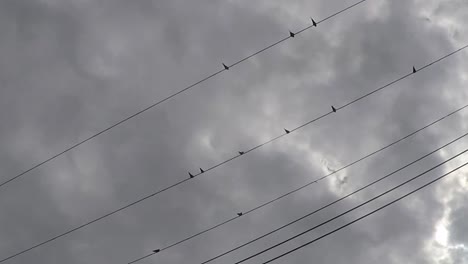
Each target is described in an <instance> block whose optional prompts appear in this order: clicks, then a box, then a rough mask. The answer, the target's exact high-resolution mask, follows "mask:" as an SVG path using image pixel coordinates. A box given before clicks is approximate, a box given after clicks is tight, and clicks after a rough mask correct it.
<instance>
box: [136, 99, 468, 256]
mask: <svg viewBox="0 0 468 264" xmlns="http://www.w3.org/2000/svg"><path fill="white" fill-rule="evenodd" d="M467 107H468V104H467V105H464V106H462V107H460V108H458V109H456V110H455V111H452V112H450V113H448V114H447V115H445V116H443V117H441V118H439V119H437V120H435V121H433V122H431V123H429V124H427V125H425V126H423V127H421V128H419V129H417V130H415V131H413V132H411V133H409V134H408V135H406V136H404V137H402V138H400V139H398V140H396V141H393V142H392V143H390V144H388V145H385V146H384V147H381V148H379V149H377V150H375V151H373V152H371V153H369V154H367V155H365V156H363V157H361V158H359V159H357V160H355V161H353V162H350V163H348V164H347V165H345V166H343V167H341V168H339V169H337V170H334V171H333V172H331V173H329V174H327V175H325V176H322V177H321V178H318V179H316V180H313V181H310V182H308V183H306V184H304V185H302V186H300V187H298V188H296V189H294V190H291V191H289V192H287V193H284V194H282V195H280V196H278V197H276V198H274V199H272V200H270V201H267V202H265V203H263V204H260V205H258V206H256V207H254V208H252V209H250V210H248V211H246V212H244V213H243V214H242V216H245V215H247V214H249V213H252V212H254V211H257V210H259V209H261V208H263V207H265V206H267V205H270V204H272V203H274V202H276V201H278V200H280V199H282V198H285V197H287V196H289V195H291V194H293V193H295V192H298V191H300V190H302V189H304V188H306V187H308V186H310V185H312V184H314V183H317V182H318V181H321V180H323V179H325V178H328V177H330V176H332V175H334V174H336V173H338V172H340V171H342V170H345V169H347V168H349V167H351V166H353V165H354V164H356V163H359V162H361V161H363V160H365V159H367V158H369V157H371V156H373V155H375V154H377V153H379V152H381V151H383V150H385V149H387V148H389V147H391V146H393V145H396V144H397V143H399V142H401V141H403V140H405V139H407V138H409V137H411V136H414V135H416V134H417V133H419V132H421V131H423V130H425V129H427V128H429V127H431V126H433V125H435V124H437V123H439V122H441V121H442V120H444V119H446V118H448V117H450V116H452V115H454V114H456V113H458V112H460V111H462V110H464V109H465V108H467ZM237 218H239V216H235V217H232V218H229V219H227V220H225V221H223V222H221V223H218V224H216V225H214V226H212V227H210V228H207V229H205V230H203V231H200V232H198V233H195V234H193V235H191V236H189V237H186V238H184V239H182V240H179V241H177V242H175V243H172V244H170V245H167V246H165V247H163V248H161V249H159V251H158V252H157V253H159V252H161V251H163V250H166V249H169V248H172V247H175V246H177V245H179V244H181V243H183V242H186V241H188V240H190V239H193V238H195V237H198V236H200V235H202V234H205V233H207V232H209V231H211V230H214V229H216V228H218V227H220V226H223V225H225V224H227V223H230V222H232V221H234V220H235V219H237ZM236 249H237V248H236ZM157 253H156V252H153V253H150V254H147V255H145V256H143V257H140V258H138V259H135V260H133V261H131V262H129V263H128V264H132V263H135V262H138V261H140V260H143V259H146V258H148V257H151V256H153V255H155V254H157ZM228 253H230V252H225V253H223V254H222V255H219V256H217V257H215V258H213V259H210V260H208V261H206V262H203V264H204V263H208V262H210V261H212V260H215V259H217V258H219V257H221V256H224V255H226V254H228Z"/></svg>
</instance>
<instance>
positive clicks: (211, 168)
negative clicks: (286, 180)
mask: <svg viewBox="0 0 468 264" xmlns="http://www.w3.org/2000/svg"><path fill="white" fill-rule="evenodd" d="M467 47H468V45H465V46H463V47H461V48H459V49H457V50H455V51H452V52H450V53H449V54H447V55H444V56H443V57H441V58H439V59H437V60H435V61H433V62H431V63H429V64H427V65H425V66H424V67H422V68H421V69H420V70H423V69H426V68H428V67H429V66H431V65H434V64H435V63H438V62H440V61H442V60H444V59H446V58H448V57H450V56H452V55H454V54H456V53H458V52H460V51H462V50H464V49H466V48H467ZM420 70H418V71H417V72H420ZM413 74H415V73H409V74H406V75H404V76H402V77H400V78H398V79H396V80H394V81H392V82H390V83H388V84H386V85H384V86H381V87H379V88H377V89H375V90H373V91H371V92H369V93H367V94H365V95H362V96H360V97H358V98H356V99H354V100H352V101H351V102H349V103H346V104H345V105H343V106H341V107H338V108H337V109H343V108H345V107H348V106H350V105H351V104H353V103H356V102H358V101H360V100H362V99H364V98H366V97H368V96H370V95H372V94H374V93H376V92H378V91H381V90H383V89H384V88H386V87H389V86H390V85H392V84H395V83H397V82H399V81H402V80H404V79H406V78H408V77H409V76H411V75H413ZM332 113H334V111H330V112H328V113H326V114H323V115H321V116H319V117H317V118H314V119H313V120H310V121H308V122H306V123H304V124H302V125H300V126H298V127H296V128H294V129H291V131H290V132H288V133H286V134H282V135H279V136H277V137H274V138H272V139H270V140H268V141H266V142H264V143H261V144H259V145H257V146H255V147H253V148H251V149H249V150H247V151H245V153H244V154H243V155H238V156H235V157H233V158H230V159H227V160H225V161H223V162H221V163H219V164H217V165H215V166H212V167H210V168H208V169H206V170H204V172H201V173H199V174H196V175H194V178H196V176H199V175H200V174H202V173H206V172H208V171H210V170H213V169H215V168H217V167H220V166H221V165H223V164H226V163H228V162H230V161H232V160H234V159H237V158H239V157H240V156H245V154H247V153H250V152H252V151H254V150H256V149H259V148H261V147H263V146H265V145H267V144H269V143H271V142H273V141H276V140H278V139H280V138H282V137H284V136H286V135H289V134H290V133H292V132H295V131H297V130H300V129H302V128H304V127H306V126H307V125H310V124H311V123H313V122H315V121H318V120H320V119H322V118H324V117H326V116H328V115H330V114H332ZM194 178H187V179H184V180H181V181H179V182H176V183H174V184H172V185H170V186H167V187H165V188H163V189H161V190H158V191H156V192H154V193H152V194H149V195H146V196H144V197H142V198H140V199H138V200H136V201H134V202H132V203H130V204H127V205H125V206H123V207H120V208H118V209H116V210H114V211H111V212H109V213H107V214H105V215H103V216H100V217H98V218H96V219H94V220H91V221H89V222H87V223H85V224H82V225H80V226H78V227H75V228H73V229H70V230H69V231H66V232H64V233H62V234H60V235H57V236H54V237H52V238H50V239H47V240H45V241H44V242H41V243H38V244H36V245H34V246H31V247H29V248H27V249H24V250H22V251H20V252H18V253H15V254H13V255H11V256H9V257H6V258H3V259H0V263H2V262H4V261H7V260H9V259H11V258H14V257H16V256H19V255H22V254H24V253H26V252H28V251H30V250H32V249H35V248H38V247H40V246H42V245H44V244H47V243H50V242H52V241H54V240H56V239H58V238H61V237H63V236H66V235H68V234H70V233H72V232H75V231H77V230H79V229H82V228H84V227H86V226H89V225H91V224H93V223H95V222H98V221H100V220H102V219H104V218H107V217H109V216H111V215H114V214H116V213H118V212H120V211H123V210H125V209H127V208H129V207H131V206H133V205H136V204H139V203H141V202H143V201H145V200H147V199H149V198H152V197H154V196H156V195H158V194H160V193H162V192H164V191H167V190H170V189H172V188H174V187H176V186H178V185H181V184H182V183H185V182H187V181H189V180H191V179H194ZM0 187H1V185H0Z"/></svg>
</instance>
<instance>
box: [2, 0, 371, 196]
mask: <svg viewBox="0 0 468 264" xmlns="http://www.w3.org/2000/svg"><path fill="white" fill-rule="evenodd" d="M365 1H367V0H362V1H359V2H357V3H355V4H353V5H351V6H348V7H346V8H344V9H342V10H340V11H338V12H336V13H334V14H332V15H330V16H328V17H326V18H324V19H322V20H321V21H319V22H317V24H319V23H323V22H325V21H327V20H329V19H331V18H333V17H335V16H337V15H338V14H341V13H343V12H345V11H347V10H349V9H351V8H353V7H355V6H357V5H359V4H361V3H363V2H365ZM310 28H311V26H308V27H306V28H304V29H302V30H300V31H299V32H297V33H295V35H298V34H300V33H302V32H304V31H306V30H308V29H310ZM290 38H292V37H291V36H288V37H285V38H283V39H281V40H279V41H277V42H275V43H273V44H271V45H269V46H267V47H265V48H263V49H261V50H259V51H257V52H255V53H253V54H251V55H249V56H247V57H245V58H243V59H241V60H239V61H237V62H235V63H233V64H232V65H230V66H227V67H228V68H227V69H226V68H223V69H222V70H218V71H217V72H214V73H212V74H211V75H209V76H207V77H205V78H203V79H201V80H199V81H197V82H195V83H193V84H191V85H189V86H187V87H185V88H183V89H182V90H179V91H178V92H176V93H173V94H171V95H169V96H167V97H165V98H164V99H161V100H159V101H157V102H155V103H153V104H152V105H149V106H147V107H146V108H143V109H141V110H140V111H138V112H136V113H134V114H132V115H130V116H128V117H126V118H124V119H122V120H120V121H118V122H116V123H114V124H113V125H111V126H109V127H107V128H105V129H103V130H101V131H99V132H97V133H95V134H93V135H91V136H89V137H87V138H85V139H83V140H82V141H79V142H78V143H75V144H73V145H71V146H70V147H68V148H67V149H65V150H63V151H61V152H59V153H57V154H55V155H53V156H51V157H50V158H48V159H46V160H44V161H42V162H40V163H38V164H36V165H34V166H32V167H31V168H29V169H27V170H25V171H23V172H21V173H19V174H17V175H16V176H14V177H12V178H10V179H8V180H6V181H4V182H2V183H0V188H1V187H3V186H5V185H6V184H8V183H10V182H12V181H14V180H16V179H18V178H20V177H22V176H23V175H25V174H27V173H28V172H31V171H33V170H35V169H37V168H39V167H41V166H42V165H44V164H46V163H48V162H50V161H52V160H54V159H56V158H58V157H60V156H62V155H63V154H65V153H67V152H69V151H71V150H73V149H75V148H77V147H79V146H81V145H83V144H84V143H86V142H88V141H90V140H92V139H94V138H96V137H98V136H100V135H101V134H104V133H106V132H108V131H109V130H111V129H113V128H115V127H117V126H119V125H121V124H123V123H125V122H127V121H128V120H130V119H133V118H135V117H137V116H139V115H141V114H143V113H144V112H146V111H148V110H150V109H152V108H154V107H156V106H158V105H160V104H162V103H164V102H166V101H168V100H170V99H172V98H174V97H176V96H177V95H179V94H182V93H184V92H186V91H187V90H190V89H192V88H193V87H195V86H197V85H199V84H201V83H203V82H205V81H208V80H209V79H212V78H214V77H215V76H217V75H219V74H220V73H222V72H224V71H226V70H228V69H229V68H231V67H234V66H236V65H238V64H240V63H242V62H244V61H246V60H248V59H250V58H252V57H254V56H256V55H258V54H260V53H262V52H265V51H266V50H269V49H271V48H273V47H274V46H277V45H279V44H280V43H282V42H284V41H286V40H288V39H290Z"/></svg>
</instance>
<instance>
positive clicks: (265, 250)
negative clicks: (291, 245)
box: [235, 149, 468, 264]
mask: <svg viewBox="0 0 468 264" xmlns="http://www.w3.org/2000/svg"><path fill="white" fill-rule="evenodd" d="M466 152H468V149H465V150H464V151H462V152H460V153H458V154H457V155H455V156H453V157H451V158H450V159H447V160H445V161H443V162H441V163H439V164H437V165H436V166H434V167H432V168H430V169H428V170H426V171H424V172H422V173H420V174H418V175H416V176H414V177H413V178H411V179H409V180H406V181H404V182H403V183H400V184H398V185H397V186H395V187H393V188H391V189H389V190H387V191H385V192H383V193H381V194H379V195H377V196H375V197H373V198H371V199H369V200H367V201H365V202H363V203H361V204H359V205H357V206H355V207H353V208H351V209H349V210H347V211H345V212H343V213H341V214H339V215H337V216H334V217H332V218H330V219H328V220H326V221H324V222H322V223H320V224H318V225H315V226H314V227H312V228H309V229H307V230H305V231H303V232H301V233H299V234H297V235H294V236H292V237H290V238H288V239H286V240H283V241H281V242H279V243H277V244H275V245H273V246H271V247H268V248H266V249H264V250H262V251H259V252H257V253H255V254H253V255H251V256H249V257H247V258H244V259H242V260H240V261H238V262H236V263H235V264H240V263H243V262H245V261H247V260H249V259H252V258H254V257H256V256H258V255H260V254H263V253H265V252H267V251H270V250H272V249H274V248H276V247H278V246H280V245H283V244H285V243H287V242H289V241H291V240H293V239H295V238H298V237H300V236H302V235H304V234H306V233H309V232H311V231H313V230H315V229H317V228H318V227H321V226H323V225H325V224H327V223H329V222H331V221H333V220H335V219H337V218H339V217H341V216H343V215H345V214H347V213H349V212H352V211H354V210H356V209H358V208H360V207H362V206H364V205H366V204H368V203H370V202H372V201H374V200H376V199H378V198H380V197H382V196H384V195H386V194H388V193H390V192H392V191H394V190H396V189H398V188H400V187H402V186H404V185H406V184H408V183H410V182H412V181H414V180H416V179H418V178H420V177H421V176H423V175H425V174H427V173H428V172H431V171H433V170H435V169H436V168H439V167H440V166H442V165H444V164H445V163H447V162H449V161H451V160H453V159H455V158H457V157H459V156H461V155H463V154H465V153H466ZM466 164H468V162H467V163H465V164H464V165H462V166H461V167H463V166H465V165H466ZM461 167H458V169H459V168H461ZM454 171H455V170H452V171H451V172H454ZM451 172H449V173H451ZM266 263H268V262H266Z"/></svg>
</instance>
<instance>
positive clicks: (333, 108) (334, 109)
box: [332, 105, 336, 113]
mask: <svg viewBox="0 0 468 264" xmlns="http://www.w3.org/2000/svg"><path fill="white" fill-rule="evenodd" d="M332 110H333V112H335V113H336V108H335V107H334V106H333V105H332Z"/></svg>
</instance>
